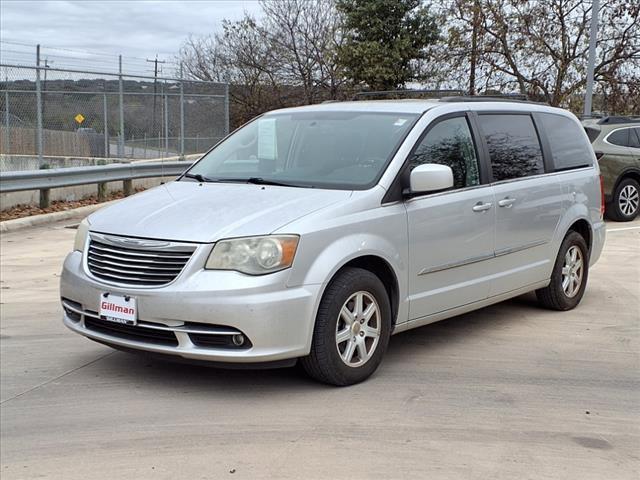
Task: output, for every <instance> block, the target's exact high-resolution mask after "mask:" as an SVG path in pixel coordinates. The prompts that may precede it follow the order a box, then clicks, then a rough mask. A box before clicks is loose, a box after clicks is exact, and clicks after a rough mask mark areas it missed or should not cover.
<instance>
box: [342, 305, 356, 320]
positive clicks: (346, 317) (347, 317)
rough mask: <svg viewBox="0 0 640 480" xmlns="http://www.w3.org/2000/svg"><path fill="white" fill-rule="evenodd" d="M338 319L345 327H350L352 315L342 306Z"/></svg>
mask: <svg viewBox="0 0 640 480" xmlns="http://www.w3.org/2000/svg"><path fill="white" fill-rule="evenodd" d="M340 318H341V319H342V320H343V321H344V322H345V323H346V324H347V325H351V324H352V323H353V320H354V318H353V313H351V311H350V310H349V309H348V308H347V306H346V305H343V306H342V309H341V310H340Z"/></svg>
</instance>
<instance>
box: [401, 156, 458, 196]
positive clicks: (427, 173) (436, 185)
mask: <svg viewBox="0 0 640 480" xmlns="http://www.w3.org/2000/svg"><path fill="white" fill-rule="evenodd" d="M409 186H410V188H411V193H423V192H435V191H438V190H446V189H447V188H451V187H453V171H452V170H451V168H450V167H447V166H446V165H439V164H437V163H425V164H423V165H418V166H417V167H416V168H414V169H413V170H411V177H410V179H409Z"/></svg>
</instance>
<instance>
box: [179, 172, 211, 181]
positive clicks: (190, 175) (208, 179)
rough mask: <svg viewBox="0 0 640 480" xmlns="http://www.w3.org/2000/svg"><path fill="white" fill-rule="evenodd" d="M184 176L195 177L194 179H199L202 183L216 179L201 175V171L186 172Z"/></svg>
mask: <svg viewBox="0 0 640 480" xmlns="http://www.w3.org/2000/svg"><path fill="white" fill-rule="evenodd" d="M184 176H185V177H186V178H193V179H194V180H197V181H199V182H201V183H205V182H213V181H214V180H213V179H211V178H207V177H205V176H204V175H200V174H199V173H185V174H184Z"/></svg>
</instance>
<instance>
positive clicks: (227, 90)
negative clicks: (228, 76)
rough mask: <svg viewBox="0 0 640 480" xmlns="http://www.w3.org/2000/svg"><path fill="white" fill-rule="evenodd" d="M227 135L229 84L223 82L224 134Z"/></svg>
mask: <svg viewBox="0 0 640 480" xmlns="http://www.w3.org/2000/svg"><path fill="white" fill-rule="evenodd" d="M227 135H229V84H228V83H225V84H224V136H225V137H226V136H227Z"/></svg>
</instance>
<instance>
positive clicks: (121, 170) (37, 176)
mask: <svg viewBox="0 0 640 480" xmlns="http://www.w3.org/2000/svg"><path fill="white" fill-rule="evenodd" d="M191 165H192V162H188V161H186V162H185V161H182V162H180V161H178V162H148V163H146V162H144V163H142V162H141V163H129V164H111V165H100V166H95V167H74V168H56V169H50V170H28V171H22V172H5V173H3V174H2V175H0V193H8V192H20V191H25V190H43V189H50V188H61V187H73V186H76V185H90V184H94V183H96V184H98V183H107V182H117V181H125V180H135V179H138V178H153V177H164V176H167V177H175V176H178V175H180V174H181V173H182V172H184V171H185V170H186V169H187V168H189V167H190V166H191Z"/></svg>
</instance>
